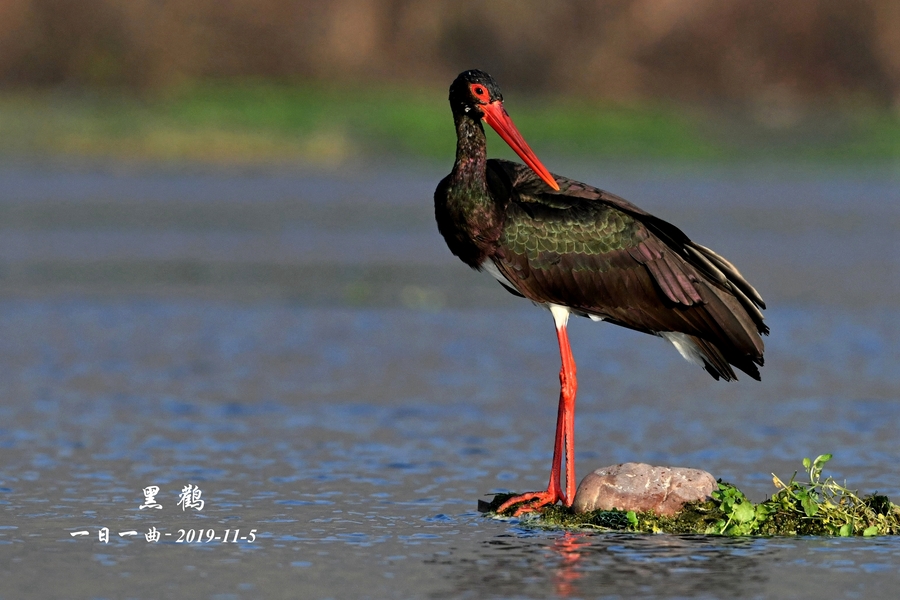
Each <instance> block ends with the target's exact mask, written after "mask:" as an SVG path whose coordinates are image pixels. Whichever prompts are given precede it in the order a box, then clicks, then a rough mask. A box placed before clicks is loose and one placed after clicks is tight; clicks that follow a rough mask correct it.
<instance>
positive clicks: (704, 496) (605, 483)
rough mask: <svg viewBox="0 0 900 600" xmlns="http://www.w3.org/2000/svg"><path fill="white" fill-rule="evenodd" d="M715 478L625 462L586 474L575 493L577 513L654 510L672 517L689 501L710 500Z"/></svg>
mask: <svg viewBox="0 0 900 600" xmlns="http://www.w3.org/2000/svg"><path fill="white" fill-rule="evenodd" d="M716 487H718V484H717V483H716V480H715V478H714V477H713V476H712V475H710V474H709V473H707V472H706V471H701V470H699V469H685V468H681V467H653V466H651V465H648V464H644V463H624V464H621V465H611V466H609V467H603V468H601V469H597V470H596V471H594V472H593V473H589V474H588V475H587V476H586V477H585V478H584V479H582V480H581V483H579V484H578V490H577V491H576V492H575V500H574V502H573V503H572V508H573V509H574V510H575V512H576V513H583V512H590V511H592V510H611V509H613V508H616V509H619V510H633V511H635V512H647V511H651V510H652V511H653V512H655V513H656V514H658V515H662V516H668V517H670V516H672V515H674V514H675V513H677V512H678V511H680V510H681V508H682V506H684V505H685V504H687V503H688V502H695V501H697V500H700V501H703V500H708V499H709V498H710V494H712V492H713V490H715V489H716Z"/></svg>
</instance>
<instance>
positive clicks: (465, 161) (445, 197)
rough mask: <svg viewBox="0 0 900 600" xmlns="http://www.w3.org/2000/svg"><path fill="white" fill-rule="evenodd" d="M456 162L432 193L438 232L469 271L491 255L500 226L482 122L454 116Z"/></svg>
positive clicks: (469, 116)
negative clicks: (489, 175) (488, 170)
mask: <svg viewBox="0 0 900 600" xmlns="http://www.w3.org/2000/svg"><path fill="white" fill-rule="evenodd" d="M454 122H455V123H456V137H457V141H456V162H455V163H454V164H453V171H452V172H451V173H450V175H448V176H447V177H446V178H445V179H444V181H442V182H441V185H440V186H438V190H437V192H436V193H435V198H434V199H435V216H436V217H437V222H438V228H439V229H440V231H441V233H442V234H443V235H444V239H446V241H447V245H448V246H449V247H450V250H451V251H452V252H453V253H454V254H455V255H456V256H458V257H459V258H461V259H462V260H463V262H465V263H466V264H468V265H469V266H471V267H477V266H479V265H480V264H481V263H482V262H483V261H484V260H485V259H486V258H487V257H488V256H490V255H491V254H492V253H493V252H494V247H495V245H496V242H497V240H498V239H499V236H500V232H501V228H502V226H503V216H502V210H503V206H502V205H501V204H502V203H501V202H499V199H497V198H495V193H493V192H492V191H491V188H490V186H489V182H488V179H487V177H488V175H487V143H486V139H485V136H484V128H483V127H482V125H481V121H480V120H477V119H475V118H473V116H472V115H470V114H468V113H462V114H456V115H454Z"/></svg>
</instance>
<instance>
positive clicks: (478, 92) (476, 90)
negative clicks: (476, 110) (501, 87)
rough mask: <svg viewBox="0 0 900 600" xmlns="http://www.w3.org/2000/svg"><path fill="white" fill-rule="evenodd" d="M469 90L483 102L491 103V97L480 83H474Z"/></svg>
mask: <svg viewBox="0 0 900 600" xmlns="http://www.w3.org/2000/svg"><path fill="white" fill-rule="evenodd" d="M469 90H470V91H471V92H472V95H473V96H474V97H475V98H477V99H478V100H481V101H482V102H490V100H491V95H490V94H489V93H488V91H487V88H485V87H484V86H483V85H481V84H479V83H473V84H471V85H470V86H469Z"/></svg>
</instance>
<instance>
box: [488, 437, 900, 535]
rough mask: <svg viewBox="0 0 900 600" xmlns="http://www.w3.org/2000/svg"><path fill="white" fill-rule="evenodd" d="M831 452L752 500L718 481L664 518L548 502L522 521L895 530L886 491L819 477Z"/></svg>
mask: <svg viewBox="0 0 900 600" xmlns="http://www.w3.org/2000/svg"><path fill="white" fill-rule="evenodd" d="M829 460H831V455H830V454H822V455H820V456H818V457H817V458H816V459H815V460H810V459H808V458H805V459H803V467H804V470H805V471H806V473H807V475H808V478H809V481H808V482H801V481H797V480H796V477H797V473H796V472H795V473H794V475H793V476H792V477H791V479H790V481H788V482H787V483H784V482H783V481H782V480H781V479H779V478H778V477H777V476H776V475H774V474H773V475H772V478H773V479H772V481H773V483H774V484H775V487H776V488H777V491H776V492H775V494H773V495H772V497H771V498H768V499H766V500H764V501H763V502H760V503H758V504H755V503H753V502H751V501H750V500H748V499H747V497H746V496H745V495H744V493H743V492H741V491H740V490H739V489H737V488H736V487H734V486H733V485H731V484H729V483H725V482H723V481H722V480H719V486H718V489H716V490H715V491H713V493H712V499H710V500H707V501H705V502H694V503H690V504H687V505H685V507H684V508H683V509H682V510H681V512H679V513H678V514H676V515H674V516H671V517H663V516H660V515H657V514H655V513H652V512H647V513H635V512H634V511H627V512H626V511H620V510H597V511H593V512H589V513H583V514H575V513H574V512H573V511H572V510H571V509H569V508H566V507H562V506H550V507H546V508H544V509H543V510H542V511H541V512H539V513H535V516H533V517H530V518H528V519H527V520H526V522H527V523H528V525H530V526H533V527H540V528H546V529H566V530H596V531H627V532H635V533H672V534H707V535H730V536H752V535H760V536H790V535H822V536H844V537H847V536H853V535H860V536H876V535H897V534H900V506H897V505H896V504H893V503H892V502H891V501H890V500H889V499H888V498H887V496H882V495H879V494H871V495H869V496H865V497H860V496H859V495H858V494H857V492H856V491H853V490H850V489H848V488H847V487H846V486H845V485H841V484H839V483H838V482H836V481H835V480H834V479H832V478H831V477H828V478H826V479H822V469H823V467H824V465H825V463H827V462H828V461H829ZM510 497H511V494H498V495H497V496H494V499H493V501H492V502H491V503H490V504H487V505H485V506H484V511H485V512H488V513H489V514H490V515H492V516H504V515H497V513H496V512H495V511H496V508H497V507H499V506H500V504H501V503H503V502H504V501H506V499H507V498H510Z"/></svg>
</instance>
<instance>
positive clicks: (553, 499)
mask: <svg viewBox="0 0 900 600" xmlns="http://www.w3.org/2000/svg"><path fill="white" fill-rule="evenodd" d="M560 500H561V501H562V503H563V504H566V505H568V503H567V502H566V499H565V497H563V495H562V494H560V493H559V491H557V490H552V489H547V490H544V491H543V492H527V493H525V494H521V495H519V496H513V497H512V498H510V499H509V500H507V501H506V502H504V503H503V504H501V505H500V506H499V507H498V508H497V513H498V514H503V513H504V512H506V511H507V510H509V509H510V508H511V507H512V506H515V505H516V504H521V506H519V507H517V508H516V510H515V512H514V513H513V515H512V516H514V517H518V516H519V515H521V514H524V513H527V512H534V511H536V510H538V509H540V508H543V507H545V506H552V505H554V504H556V503H557V502H558V501H560Z"/></svg>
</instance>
